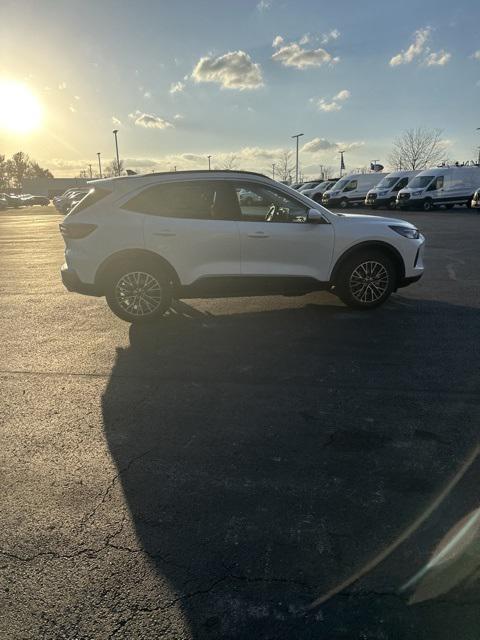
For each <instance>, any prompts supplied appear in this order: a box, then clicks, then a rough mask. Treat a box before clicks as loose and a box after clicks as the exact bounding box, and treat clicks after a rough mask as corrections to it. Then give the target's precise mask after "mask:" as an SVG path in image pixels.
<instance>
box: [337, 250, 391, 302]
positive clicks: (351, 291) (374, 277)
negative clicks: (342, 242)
mask: <svg viewBox="0 0 480 640" xmlns="http://www.w3.org/2000/svg"><path fill="white" fill-rule="evenodd" d="M396 278H397V273H396V270H395V266H394V264H393V261H392V260H391V259H390V258H389V257H388V256H387V255H385V254H384V253H383V252H381V251H362V252H358V253H356V254H354V255H353V256H351V257H350V258H347V260H346V261H345V263H344V264H343V265H342V267H341V268H340V271H339V273H338V276H337V278H336V285H335V289H336V293H337V295H338V297H339V298H340V300H342V302H344V303H345V304H346V305H348V306H349V307H354V308H356V309H373V308H374V307H378V306H379V305H381V304H383V303H384V302H385V301H386V300H387V299H388V298H389V297H390V294H391V293H392V291H393V290H394V289H395V286H396Z"/></svg>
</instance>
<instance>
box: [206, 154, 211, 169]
mask: <svg viewBox="0 0 480 640" xmlns="http://www.w3.org/2000/svg"><path fill="white" fill-rule="evenodd" d="M211 157H212V156H207V158H208V170H209V171H211V168H210V158H211Z"/></svg>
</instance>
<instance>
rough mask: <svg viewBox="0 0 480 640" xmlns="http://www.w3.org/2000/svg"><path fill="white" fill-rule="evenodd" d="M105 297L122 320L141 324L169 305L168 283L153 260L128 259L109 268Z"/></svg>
mask: <svg viewBox="0 0 480 640" xmlns="http://www.w3.org/2000/svg"><path fill="white" fill-rule="evenodd" d="M105 298H106V300H107V304H108V306H109V307H110V309H111V310H112V311H113V313H114V314H115V315H116V316H118V317H119V318H121V319H122V320H125V321H126V322H135V323H145V322H150V321H152V320H156V319H158V318H160V317H161V316H163V315H164V313H165V312H166V311H167V310H168V309H169V308H170V305H171V302H172V285H171V282H170V280H169V278H168V277H167V276H166V274H165V273H164V271H163V270H162V268H161V266H159V265H157V264H155V262H154V261H153V260H152V261H149V260H141V261H135V260H128V261H126V262H124V263H123V264H121V265H118V266H116V267H114V268H113V269H112V270H111V272H110V274H109V276H108V278H107V285H106V288H105Z"/></svg>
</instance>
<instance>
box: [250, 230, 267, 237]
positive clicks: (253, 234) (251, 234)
mask: <svg viewBox="0 0 480 640" xmlns="http://www.w3.org/2000/svg"><path fill="white" fill-rule="evenodd" d="M248 237H249V238H269V237H270V236H269V235H268V234H267V233H263V231H257V232H256V233H249V234H248Z"/></svg>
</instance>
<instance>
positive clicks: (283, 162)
mask: <svg viewBox="0 0 480 640" xmlns="http://www.w3.org/2000/svg"><path fill="white" fill-rule="evenodd" d="M275 166H276V168H277V173H278V177H279V178H280V180H283V182H287V181H288V180H290V179H291V174H292V171H293V163H292V152H291V151H288V150H285V151H282V153H281V155H280V157H279V159H278V160H277V162H276V165H275Z"/></svg>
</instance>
